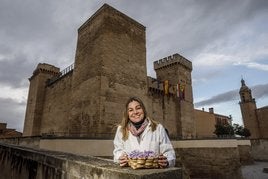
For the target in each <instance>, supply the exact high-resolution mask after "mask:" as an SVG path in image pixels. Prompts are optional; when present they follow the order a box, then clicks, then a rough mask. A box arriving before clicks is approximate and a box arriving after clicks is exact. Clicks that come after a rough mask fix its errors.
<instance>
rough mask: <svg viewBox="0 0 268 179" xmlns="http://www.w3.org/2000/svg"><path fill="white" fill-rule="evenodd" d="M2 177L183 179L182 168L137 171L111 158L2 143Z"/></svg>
mask: <svg viewBox="0 0 268 179" xmlns="http://www.w3.org/2000/svg"><path fill="white" fill-rule="evenodd" d="M0 168H1V178H20V179H27V178H29V179H35V178H38V179H39V178H45V179H52V178H53V179H78V178H80V179H82V178H84V179H86V178H94V179H106V178H107V179H134V178H136V179H166V178H176V179H180V178H182V176H181V169H180V168H167V169H150V170H146V169H145V170H133V169H131V168H130V167H126V168H121V167H119V165H117V164H114V163H113V162H112V161H110V160H107V159H100V158H96V157H90V156H87V157H85V156H79V155H72V154H67V153H63V152H52V151H44V150H33V149H29V148H24V147H18V146H12V145H7V144H3V143H0Z"/></svg>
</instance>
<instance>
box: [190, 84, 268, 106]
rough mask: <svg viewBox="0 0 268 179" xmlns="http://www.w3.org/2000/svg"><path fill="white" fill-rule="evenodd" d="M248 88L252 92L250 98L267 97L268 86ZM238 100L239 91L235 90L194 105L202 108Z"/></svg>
mask: <svg viewBox="0 0 268 179" xmlns="http://www.w3.org/2000/svg"><path fill="white" fill-rule="evenodd" d="M250 88H251V90H252V96H253V97H254V98H255V99H259V98H262V97H266V96H268V84H263V85H256V86H253V87H250ZM239 99H240V96H239V89H236V90H231V91H227V92H225V93H221V94H218V95H216V96H212V97H211V98H209V99H206V100H202V101H199V102H197V103H195V104H194V105H195V107H202V106H207V105H212V104H218V103H224V102H229V101H234V100H236V101H237V102H238V100H239ZM267 105H268V104H267Z"/></svg>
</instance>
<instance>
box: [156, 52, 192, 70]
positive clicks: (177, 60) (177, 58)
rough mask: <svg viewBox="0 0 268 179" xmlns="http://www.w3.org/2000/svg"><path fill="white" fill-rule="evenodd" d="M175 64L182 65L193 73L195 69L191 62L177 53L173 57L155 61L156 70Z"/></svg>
mask: <svg viewBox="0 0 268 179" xmlns="http://www.w3.org/2000/svg"><path fill="white" fill-rule="evenodd" d="M175 64H181V65H182V66H184V67H185V68H187V69H189V70H191V71H192V69H193V66H192V62H191V61H189V60H187V59H186V58H185V57H183V56H181V55H179V54H178V53H175V54H173V55H171V56H168V57H165V58H162V59H160V60H157V61H154V70H158V69H161V68H165V67H169V66H171V65H175Z"/></svg>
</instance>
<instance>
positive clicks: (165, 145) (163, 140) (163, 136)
mask: <svg viewBox="0 0 268 179" xmlns="http://www.w3.org/2000/svg"><path fill="white" fill-rule="evenodd" d="M159 127H160V153H162V154H163V155H164V156H166V157H167V160H168V163H169V167H174V166H175V163H176V155H175V151H174V149H173V146H172V144H171V142H170V139H169V137H168V135H167V132H166V131H165V128H164V127H163V126H162V125H161V124H160V126H159Z"/></svg>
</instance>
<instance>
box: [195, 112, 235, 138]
mask: <svg viewBox="0 0 268 179" xmlns="http://www.w3.org/2000/svg"><path fill="white" fill-rule="evenodd" d="M194 118H195V120H196V135H197V137H198V138H210V137H216V134H214V131H215V125H216V124H221V125H232V117H231V116H225V115H221V114H216V113H214V109H213V108H209V111H208V112H207V111H205V110H204V108H203V109H202V110H198V109H195V110H194Z"/></svg>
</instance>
